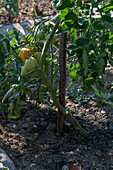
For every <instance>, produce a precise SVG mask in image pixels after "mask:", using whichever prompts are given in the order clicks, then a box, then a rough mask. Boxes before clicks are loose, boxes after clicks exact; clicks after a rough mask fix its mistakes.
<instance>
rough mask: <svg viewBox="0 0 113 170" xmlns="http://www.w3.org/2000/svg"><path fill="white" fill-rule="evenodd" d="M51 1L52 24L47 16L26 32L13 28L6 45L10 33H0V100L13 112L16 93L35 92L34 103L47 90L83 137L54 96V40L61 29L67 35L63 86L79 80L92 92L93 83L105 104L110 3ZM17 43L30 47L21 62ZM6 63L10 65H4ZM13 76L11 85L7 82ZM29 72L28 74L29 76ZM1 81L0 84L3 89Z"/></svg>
mask: <svg viewBox="0 0 113 170" xmlns="http://www.w3.org/2000/svg"><path fill="white" fill-rule="evenodd" d="M53 4H54V6H55V7H56V9H57V10H58V12H59V15H58V16H57V17H56V18H54V19H52V22H53V23H52V22H50V21H51V18H50V17H47V18H40V20H39V21H38V22H37V21H36V20H35V18H34V25H33V27H32V28H29V35H26V36H24V37H21V39H19V36H18V34H17V32H15V38H14V39H13V38H12V40H13V42H12V43H10V38H11V37H10V36H8V37H10V38H9V39H8V38H4V37H3V36H2V35H1V37H0V38H1V39H0V40H1V41H0V42H1V43H0V47H1V49H0V50H1V51H0V54H1V65H0V71H1V72H0V73H1V79H2V81H3V82H4V81H5V82H7V83H6V84H8V87H7V90H6V89H5V90H6V95H4V97H3V94H2V97H3V100H2V103H3V104H5V101H8V100H9V101H11V102H9V110H10V113H13V112H14V110H15V111H16V113H18V104H20V103H21V102H22V100H21V97H22V96H23V99H26V96H27V95H26V94H27V93H28V94H29V95H31V96H32V95H33V94H34V92H36V91H37V93H38V94H37V96H38V97H37V98H38V101H39V100H40V96H43V95H40V94H42V91H41V89H43V91H44V88H45V92H48V90H49V92H50V93H49V95H48V98H49V100H50V98H51V96H52V100H53V103H54V105H55V106H56V107H57V108H58V109H59V110H60V111H61V113H62V114H63V115H65V116H66V117H67V119H68V120H69V121H70V122H71V123H72V124H73V125H74V127H75V128H76V129H77V130H79V131H80V132H82V133H83V134H84V135H85V136H87V137H88V133H87V132H86V131H85V130H84V129H83V128H82V127H81V126H80V125H79V123H78V122H77V120H76V119H75V118H74V117H73V116H72V115H71V114H70V111H68V110H66V109H65V108H64V107H62V106H61V104H60V103H59V101H58V98H57V95H58V91H57V88H56V86H55V83H54V82H55V80H57V76H56V75H57V74H58V71H59V64H58V57H57V55H56V54H57V52H58V50H59V42H58V40H57V38H59V34H62V33H67V35H68V36H67V39H66V41H67V44H68V46H67V47H66V50H67V56H66V63H67V70H68V72H70V77H71V80H72V81H71V83H70V85H69V89H71V88H74V87H76V82H77V81H78V78H79V79H80V81H81V82H82V88H83V91H84V92H87V91H90V90H92V89H93V90H95V91H96V89H95V88H94V85H96V87H97V88H98V90H97V91H96V93H97V94H98V95H101V96H103V98H104V100H102V101H103V102H105V97H104V95H103V94H104V91H105V86H104V77H105V68H106V66H107V62H109V63H110V64H111V65H113V61H112V60H113V59H112V55H113V51H112V47H113V41H112V39H113V35H112V33H113V21H112V18H111V13H110V10H111V9H112V5H113V1H111V2H108V3H107V6H106V5H105V3H102V0H97V1H92V4H90V5H89V4H85V3H84V4H82V1H81V0H79V1H78V2H77V6H76V7H75V1H74V0H72V1H68V0H65V1H64V2H63V3H62V4H61V3H60V1H58V0H54V1H53ZM99 5H101V7H99ZM95 7H96V8H97V12H99V14H100V16H99V17H98V18H95V16H94V12H93V9H94V8H95ZM42 34H43V35H42ZM54 36H57V38H55V41H54V44H53V42H52V41H53V38H54ZM23 47H25V48H28V49H29V48H30V56H29V55H28V59H26V60H25V65H24V66H23V62H22V60H21V59H20V58H19V56H18V55H17V54H18V53H19V51H20V50H21V49H22V48H23ZM59 57H60V56H59ZM12 61H13V62H14V68H13V69H10V65H11V62H12ZM27 70H28V72H27ZM26 73H27V74H26ZM7 75H8V76H7ZM14 75H15V79H16V80H15V81H16V82H15V83H14V82H13V81H14ZM31 76H32V78H30V77H31ZM33 77H34V78H33ZM9 82H10V83H9ZM6 84H4V88H5V87H6ZM37 84H38V85H39V86H38V85H37ZM37 86H38V87H39V88H38V87H37ZM34 87H35V88H34ZM34 89H35V90H34ZM7 91H8V92H7ZM100 91H102V93H101V92H100ZM43 94H44V93H43ZM50 94H51V95H50ZM98 95H97V96H98ZM35 96H36V95H35ZM43 98H44V97H43ZM101 99H102V97H101ZM41 101H43V99H41ZM14 108H16V109H14Z"/></svg>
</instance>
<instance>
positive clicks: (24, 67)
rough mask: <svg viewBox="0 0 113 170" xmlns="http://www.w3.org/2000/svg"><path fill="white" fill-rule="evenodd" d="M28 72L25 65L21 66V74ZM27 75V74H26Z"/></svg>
mask: <svg viewBox="0 0 113 170" xmlns="http://www.w3.org/2000/svg"><path fill="white" fill-rule="evenodd" d="M27 73H29V70H27V68H26V66H25V65H24V66H22V67H21V75H22V76H24V75H25V74H27ZM26 77H29V76H26Z"/></svg>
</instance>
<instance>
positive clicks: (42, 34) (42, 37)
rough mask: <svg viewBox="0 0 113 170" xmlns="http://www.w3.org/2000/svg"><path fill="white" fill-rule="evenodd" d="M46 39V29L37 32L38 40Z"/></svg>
mask: <svg viewBox="0 0 113 170" xmlns="http://www.w3.org/2000/svg"><path fill="white" fill-rule="evenodd" d="M44 39H45V33H44V31H40V32H37V34H36V40H37V41H38V40H44Z"/></svg>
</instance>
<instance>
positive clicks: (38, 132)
mask: <svg viewBox="0 0 113 170" xmlns="http://www.w3.org/2000/svg"><path fill="white" fill-rule="evenodd" d="M51 3H52V1H49V0H48V1H47V0H45V1H44V0H42V1H38V8H39V11H40V14H41V15H42V14H44V15H45V14H47V15H53V14H55V9H54V8H53V7H52V5H51ZM20 6H21V10H19V18H20V19H19V20H20V21H28V20H29V19H31V18H32V13H31V12H30V10H31V8H32V5H31V2H28V1H27V0H26V1H25V2H22V4H21V5H20ZM22 6H23V8H22ZM4 14H5V15H4ZM0 17H1V18H2V19H0V24H3V25H7V24H9V21H8V17H9V16H8V14H7V13H4V10H3V12H2V14H1V16H0ZM12 21H13V20H12ZM12 21H11V22H12ZM20 21H19V22H20ZM67 81H68V80H67ZM112 82H113V68H112V67H111V66H110V65H109V64H108V67H107V68H106V78H105V83H108V86H107V90H108V91H109V90H110V89H111V87H112ZM27 103H28V105H27V106H24V107H23V108H21V109H20V118H19V119H10V118H8V116H7V115H5V117H4V116H3V114H2V113H1V114H0V123H1V126H0V148H2V149H4V150H5V151H6V153H7V154H8V155H9V157H10V158H11V159H12V160H13V162H14V164H15V166H16V168H17V170H61V169H62V167H63V166H64V165H67V166H69V167H73V166H74V165H77V167H79V169H82V170H95V169H96V170H113V106H110V105H105V104H104V105H103V106H102V107H99V106H98V105H97V103H96V100H95V99H94V97H92V96H90V100H89V101H88V102H86V103H82V104H80V103H77V102H74V100H72V98H70V100H69V101H67V103H66V107H67V108H70V110H71V111H72V114H73V116H74V117H75V118H76V119H77V120H78V122H79V123H80V125H81V126H82V127H83V128H84V129H85V130H86V131H87V132H89V133H90V138H89V139H87V138H86V137H84V136H83V135H82V134H81V133H79V132H78V131H76V130H75V129H74V127H73V126H71V125H66V126H65V134H64V136H58V134H57V133H56V119H57V112H56V111H55V109H54V108H53V109H54V110H51V109H50V108H49V106H48V105H47V104H39V105H36V101H35V100H30V101H27ZM70 170H75V169H74V168H73V169H72V168H70Z"/></svg>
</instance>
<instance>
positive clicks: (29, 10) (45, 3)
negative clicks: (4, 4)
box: [0, 0, 56, 25]
mask: <svg viewBox="0 0 113 170" xmlns="http://www.w3.org/2000/svg"><path fill="white" fill-rule="evenodd" d="M34 2H35V7H36V12H37V15H38V16H51V15H55V14H56V9H55V8H54V7H53V6H52V2H53V1H52V0H42V1H41V0H36V1H33V0H21V3H20V4H19V15H18V18H14V17H12V16H10V15H9V14H8V12H6V10H5V9H4V8H1V9H0V25H8V24H13V23H16V22H23V21H29V20H31V19H32V17H33V16H34V12H33V6H32V4H33V3H34Z"/></svg>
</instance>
